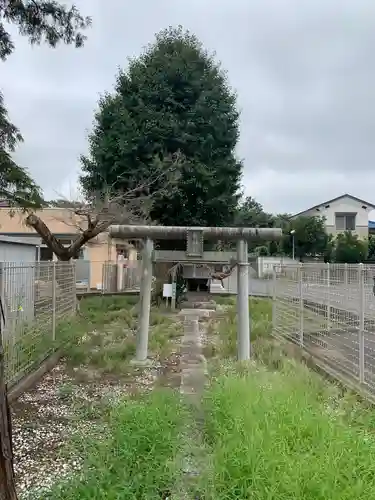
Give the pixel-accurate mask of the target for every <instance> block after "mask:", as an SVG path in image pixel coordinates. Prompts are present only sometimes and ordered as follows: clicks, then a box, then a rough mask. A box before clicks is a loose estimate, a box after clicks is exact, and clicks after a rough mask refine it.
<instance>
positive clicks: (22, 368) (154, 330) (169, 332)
mask: <svg viewBox="0 0 375 500" xmlns="http://www.w3.org/2000/svg"><path fill="white" fill-rule="evenodd" d="M138 300H139V297H138V296H125V297H124V296H121V297H108V296H103V297H100V296H99V297H89V298H85V299H82V300H81V303H80V314H79V315H77V316H72V317H70V318H68V319H66V320H63V321H60V322H58V323H57V325H56V335H55V339H53V338H52V326H51V323H47V324H46V322H42V321H41V319H40V321H36V322H35V323H33V324H31V325H24V328H23V330H22V333H21V334H20V335H19V336H18V338H17V340H16V341H15V342H14V343H13V342H5V359H6V365H7V371H6V379H7V382H10V383H13V382H16V381H17V380H18V379H19V378H21V377H22V376H23V375H25V374H27V373H30V372H31V371H33V370H34V369H35V368H36V367H37V366H38V365H39V364H40V363H41V362H42V361H43V360H44V359H46V358H47V357H48V356H49V355H50V354H52V353H53V352H54V351H56V350H57V349H59V348H63V350H64V352H65V355H66V358H67V360H68V363H69V364H70V365H72V366H78V365H87V366H91V367H95V368H96V369H98V370H102V371H103V372H106V373H120V372H121V371H123V369H124V366H125V365H126V364H128V362H129V359H130V358H131V357H133V356H134V353H135V346H136V342H135V334H136V329H137V314H138ZM150 326H151V328H150V350H151V355H152V356H167V355H168V352H169V351H168V349H169V341H170V340H171V339H173V338H175V337H178V336H180V335H181V331H182V325H181V324H179V323H178V322H176V320H175V319H174V318H172V317H171V316H168V315H167V314H166V312H165V311H164V310H162V309H156V308H153V309H152V310H151V315H150Z"/></svg>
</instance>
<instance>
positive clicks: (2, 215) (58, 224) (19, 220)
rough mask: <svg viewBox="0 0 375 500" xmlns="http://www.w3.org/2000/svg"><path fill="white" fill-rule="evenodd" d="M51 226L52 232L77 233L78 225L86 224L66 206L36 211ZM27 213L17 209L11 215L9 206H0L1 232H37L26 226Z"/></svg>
mask: <svg viewBox="0 0 375 500" xmlns="http://www.w3.org/2000/svg"><path fill="white" fill-rule="evenodd" d="M35 213H36V215H38V216H39V217H40V218H41V219H42V220H43V221H44V222H45V223H46V225H47V226H48V227H49V229H50V230H51V232H52V233H56V234H75V233H77V232H78V229H77V227H78V226H80V227H84V228H85V226H86V221H85V219H84V218H83V217H78V216H77V215H75V214H74V213H73V212H72V211H71V210H68V209H64V208H45V209H44V210H38V211H37V212H35ZM25 219H26V215H25V214H24V213H23V212H22V211H21V210H15V211H14V215H13V217H11V216H10V215H9V208H0V232H2V233H19V234H22V233H25V234H35V231H34V229H32V228H30V227H28V226H26V224H25Z"/></svg>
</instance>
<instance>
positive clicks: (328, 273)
mask: <svg viewBox="0 0 375 500" xmlns="http://www.w3.org/2000/svg"><path fill="white" fill-rule="evenodd" d="M326 268H327V269H326V290H327V330H328V331H329V330H330V329H331V266H330V265H329V262H327V264H326Z"/></svg>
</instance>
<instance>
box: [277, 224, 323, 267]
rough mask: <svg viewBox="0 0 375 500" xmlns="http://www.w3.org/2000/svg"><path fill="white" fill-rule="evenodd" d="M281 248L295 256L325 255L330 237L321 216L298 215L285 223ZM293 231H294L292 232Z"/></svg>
mask: <svg viewBox="0 0 375 500" xmlns="http://www.w3.org/2000/svg"><path fill="white" fill-rule="evenodd" d="M283 229H284V238H283V245H282V246H283V250H284V252H285V253H286V254H287V255H292V253H293V243H294V251H295V257H296V258H300V259H302V258H303V257H307V256H309V257H326V255H327V252H328V250H329V245H330V241H331V238H330V236H329V235H328V234H327V232H326V229H325V221H324V218H323V217H306V216H302V215H301V216H299V217H296V218H294V219H291V220H290V222H289V223H288V224H287V225H285V227H284V228H283ZM292 231H294V233H292Z"/></svg>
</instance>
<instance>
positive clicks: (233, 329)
mask: <svg viewBox="0 0 375 500" xmlns="http://www.w3.org/2000/svg"><path fill="white" fill-rule="evenodd" d="M217 299H218V303H221V304H222V305H224V306H226V307H227V309H226V311H225V315H223V317H220V318H219V319H214V320H213V321H211V323H210V325H209V329H208V335H209V336H210V340H211V343H210V344H209V345H208V346H207V347H206V349H205V355H206V356H207V357H212V356H215V357H219V358H220V359H222V358H233V357H235V355H236V352H237V311H236V299H235V298H234V297H228V298H227V297H220V298H219V297H218V298H217ZM215 300H216V299H215ZM249 309H250V324H251V340H252V342H254V341H256V340H257V339H259V338H264V337H269V335H270V333H271V331H272V302H271V301H270V300H269V299H257V298H250V299H249Z"/></svg>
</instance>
